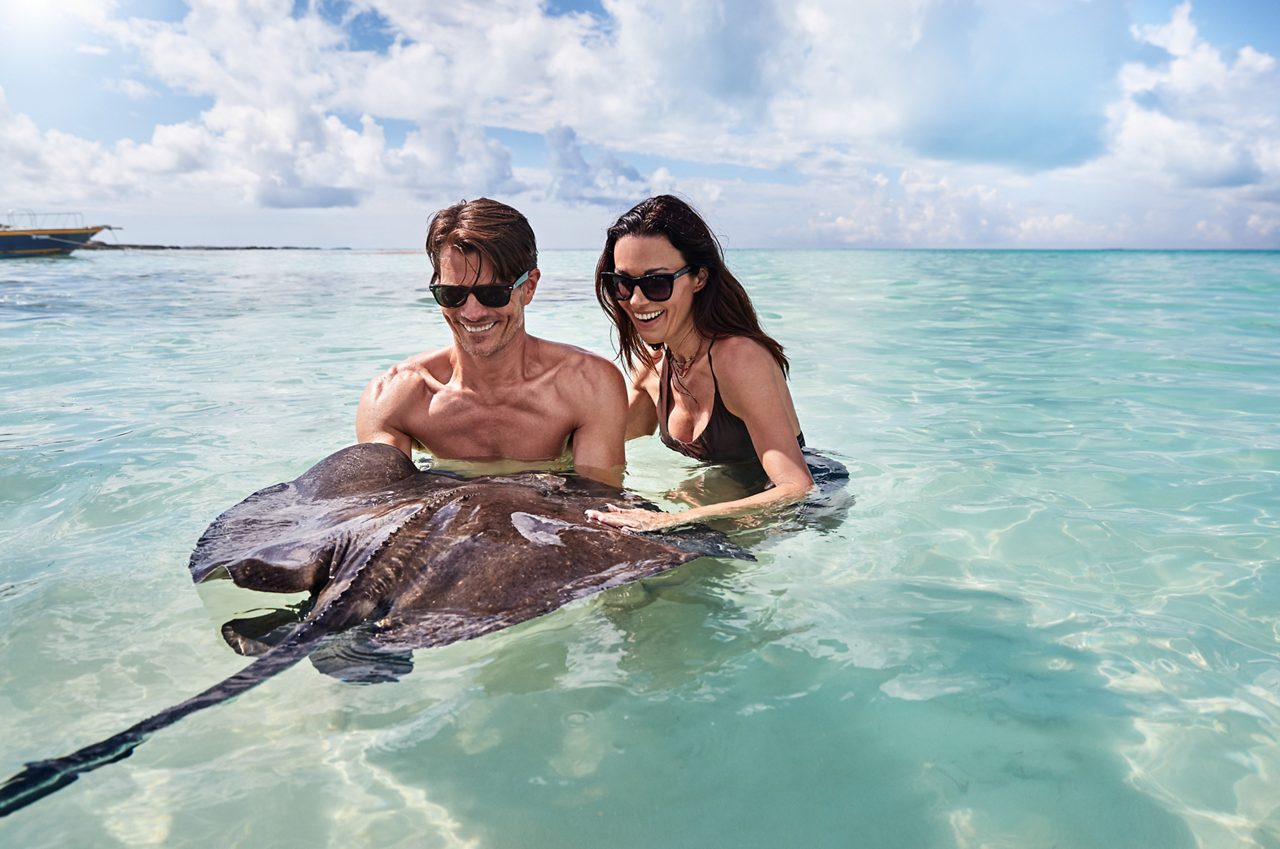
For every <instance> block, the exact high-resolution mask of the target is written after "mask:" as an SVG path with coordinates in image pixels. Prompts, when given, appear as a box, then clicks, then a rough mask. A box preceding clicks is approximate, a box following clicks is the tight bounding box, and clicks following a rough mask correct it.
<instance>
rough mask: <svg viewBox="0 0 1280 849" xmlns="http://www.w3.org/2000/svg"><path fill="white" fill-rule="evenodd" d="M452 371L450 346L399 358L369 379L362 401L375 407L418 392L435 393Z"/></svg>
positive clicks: (394, 402) (418, 394)
mask: <svg viewBox="0 0 1280 849" xmlns="http://www.w3.org/2000/svg"><path fill="white" fill-rule="evenodd" d="M452 371H453V364H452V359H451V357H450V349H449V348H442V349H440V350H438V351H427V352H424V353H421V354H415V355H414V356H412V357H409V358H408V359H404V360H401V361H400V362H398V363H396V364H395V365H393V366H391V367H390V368H389V369H387V370H386V371H384V372H383V373H382V374H380V375H378V376H377V377H375V378H374V379H373V380H371V381H369V385H368V387H366V388H365V400H366V401H368V402H369V403H372V404H374V405H377V406H383V405H386V404H390V405H391V406H396V405H397V401H399V400H401V399H405V398H409V397H416V396H420V395H423V394H425V395H434V394H435V393H436V392H438V391H439V390H440V388H441V387H443V386H444V384H445V383H448V381H449V376H450V374H451V373H452Z"/></svg>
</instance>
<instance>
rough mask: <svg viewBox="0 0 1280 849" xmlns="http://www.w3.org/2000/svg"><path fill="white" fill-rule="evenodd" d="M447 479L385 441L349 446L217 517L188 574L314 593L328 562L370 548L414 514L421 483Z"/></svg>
mask: <svg viewBox="0 0 1280 849" xmlns="http://www.w3.org/2000/svg"><path fill="white" fill-rule="evenodd" d="M420 477H425V478H427V479H426V480H421V479H420ZM453 485H456V481H453V480H451V479H449V478H443V477H439V476H435V475H426V476H423V473H421V472H419V471H418V469H417V467H415V466H414V465H413V463H412V462H410V461H409V459H408V458H407V457H405V456H404V455H403V454H401V453H400V451H399V450H397V449H396V448H394V447H392V446H390V445H380V444H361V445H353V446H351V447H349V448H345V449H343V450H341V451H338V452H337V453H335V454H331V455H330V456H328V457H326V458H325V459H324V460H321V461H320V462H319V463H317V464H316V465H315V466H313V467H312V468H311V469H309V470H308V471H307V472H306V473H305V474H303V475H302V476H300V477H299V478H297V479H296V480H293V481H290V482H288V483H280V484H276V485H274V486H269V487H267V488H266V489H262V490H259V491H258V492H255V493H254V494H253V495H250V496H249V497H248V498H246V499H245V500H244V501H241V502H240V503H239V504H237V505H236V506H234V507H232V508H231V509H229V510H227V511H226V512H225V513H223V514H222V515H220V516H218V518H216V519H215V520H214V521H213V523H212V524H210V525H209V527H208V529H207V530H205V532H204V534H203V535H202V536H201V537H200V540H199V541H198V542H197V543H196V547H195V551H193V552H192V554H191V561H190V563H189V568H190V570H191V577H192V578H193V579H194V580H195V581H197V582H199V581H204V580H206V579H208V578H211V577H219V576H222V575H229V576H230V577H231V578H232V579H233V580H234V581H235V582H236V584H237V585H239V586H243V587H247V588H249V589H255V590H262V591H265V592H306V591H310V592H315V591H317V590H318V589H319V588H320V587H321V586H322V585H323V584H324V583H325V581H326V580H327V579H328V577H329V572H330V566H331V564H332V563H334V562H335V561H339V560H342V559H343V558H344V557H347V556H348V555H349V553H350V550H351V549H353V548H354V549H357V550H358V549H368V548H371V547H376V546H377V545H379V544H380V543H381V541H382V540H383V539H384V538H385V537H386V536H387V535H389V534H390V533H391V532H392V531H393V530H394V529H395V528H397V527H399V525H400V524H402V523H403V522H404V521H405V520H406V517H407V516H409V515H412V513H413V512H414V511H415V510H416V509H417V508H416V501H417V500H418V499H419V498H420V497H421V493H422V491H423V490H424V489H425V488H429V487H433V486H453Z"/></svg>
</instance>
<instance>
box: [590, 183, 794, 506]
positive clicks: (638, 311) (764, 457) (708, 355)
mask: <svg viewBox="0 0 1280 849" xmlns="http://www.w3.org/2000/svg"><path fill="white" fill-rule="evenodd" d="M596 298H597V299H598V300H599V301H600V305H601V306H602V307H603V308H604V311H605V312H606V313H608V314H609V317H610V318H611V319H613V323H614V325H615V326H616V327H617V330H618V337H619V341H620V347H621V351H622V360H623V363H624V365H625V367H626V369H627V371H629V372H630V374H631V387H630V398H629V406H628V412H627V439H632V438H634V437H637V436H645V435H647V434H651V433H653V431H654V428H657V430H658V433H659V435H660V436H661V438H662V441H663V443H664V444H665V445H667V447H669V448H671V449H673V450H675V451H678V452H680V453H681V454H685V455H687V456H689V457H693V458H695V459H697V460H701V461H703V462H706V463H742V462H756V463H758V464H759V465H760V467H762V468H763V469H764V472H765V474H767V475H768V477H769V481H770V483H771V486H770V487H769V488H767V489H765V490H764V491H763V492H759V493H756V494H755V495H751V496H748V497H746V498H740V499H737V500H735V501H729V502H724V503H720V504H710V505H706V506H702V507H695V508H693V509H689V510H683V511H681V512H678V513H655V512H653V511H651V510H625V509H620V508H615V507H610V509H609V510H608V511H590V512H589V513H588V515H589V516H590V517H591V518H593V519H597V520H599V521H601V522H605V523H608V524H610V525H616V526H619V527H628V528H635V529H637V530H646V531H651V530H659V529H662V528H669V527H674V526H676V525H683V524H686V523H688V522H696V521H701V520H703V519H710V518H714V517H722V516H739V515H743V514H747V513H755V512H759V511H761V510H765V509H768V508H776V507H780V506H783V505H786V504H791V503H793V502H796V501H800V500H802V499H803V498H804V497H805V495H806V493H808V492H809V490H810V489H811V488H812V486H813V478H812V477H811V475H810V473H809V469H808V467H807V466H806V464H805V458H804V455H803V454H802V452H801V449H802V448H803V447H804V436H803V434H801V432H800V422H799V419H798V418H797V417H796V410H795V405H794V404H792V402H791V393H790V392H789V391H788V390H787V384H786V374H787V370H788V363H787V358H786V356H785V355H784V354H783V353H782V346H781V345H779V344H778V343H777V342H776V341H775V340H774V339H773V338H771V337H770V336H769V335H768V334H766V333H765V332H764V331H763V330H762V329H761V328H760V321H759V319H757V318H756V312H755V308H754V307H752V306H751V299H750V298H748V297H747V293H746V291H745V290H744V289H743V288H742V284H741V283H739V282H738V280H737V279H736V278H735V277H734V276H733V275H732V274H731V273H730V272H729V269H728V268H726V267H725V264H724V256H723V253H722V251H721V250H720V244H719V242H717V241H716V238H715V236H714V235H712V233H711V230H710V229H709V228H708V227H707V225H706V222H704V221H703V220H702V218H701V217H700V216H699V215H698V213H697V212H695V211H694V210H693V208H692V207H690V206H689V205H688V204H687V203H685V202H684V201H682V200H680V199H679V198H675V197H672V196H671V195H658V196H657V197H652V198H649V199H648V200H646V201H643V202H641V203H640V204H639V205H637V206H636V207H635V208H634V209H632V210H631V211H630V212H628V213H627V214H625V215H623V216H622V217H621V218H619V219H618V220H617V221H616V222H615V223H614V225H613V226H612V227H610V228H609V230H608V235H607V238H606V240H605V245H604V252H603V253H601V255H600V261H599V262H598V263H597V264H596Z"/></svg>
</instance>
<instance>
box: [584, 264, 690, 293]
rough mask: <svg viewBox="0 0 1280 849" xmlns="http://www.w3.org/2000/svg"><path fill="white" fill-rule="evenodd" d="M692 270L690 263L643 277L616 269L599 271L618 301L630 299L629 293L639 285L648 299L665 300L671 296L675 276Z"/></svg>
mask: <svg viewBox="0 0 1280 849" xmlns="http://www.w3.org/2000/svg"><path fill="white" fill-rule="evenodd" d="M690 271H693V266H692V265H686V266H685V267H684V268H682V269H680V270H679V271H672V272H664V273H662V274H646V275H645V276H644V277H627V276H626V275H625V274H619V273H618V272H616V271H602V272H600V279H601V280H603V281H604V285H606V286H608V287H609V291H610V292H612V293H613V296H614V297H615V298H617V299H618V300H619V301H629V300H631V293H632V292H634V291H635V290H636V287H637V286H639V287H640V291H641V292H643V293H644V296H645V297H646V298H648V299H649V300H650V301H665V300H667V299H668V298H670V297H671V293H672V291H674V289H675V285H676V278H677V277H680V276H682V275H684V274H688V273H689V272H690Z"/></svg>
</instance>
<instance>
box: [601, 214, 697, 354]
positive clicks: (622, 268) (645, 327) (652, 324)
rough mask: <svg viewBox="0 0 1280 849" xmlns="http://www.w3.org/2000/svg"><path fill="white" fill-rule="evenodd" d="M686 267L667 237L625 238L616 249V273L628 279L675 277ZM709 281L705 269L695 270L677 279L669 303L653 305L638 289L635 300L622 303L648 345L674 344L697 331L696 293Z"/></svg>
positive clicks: (658, 302) (654, 303)
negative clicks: (654, 276) (694, 304)
mask: <svg viewBox="0 0 1280 849" xmlns="http://www.w3.org/2000/svg"><path fill="white" fill-rule="evenodd" d="M685 265H686V263H685V261H684V257H683V256H681V255H680V251H678V250H676V249H675V246H674V245H672V244H671V242H670V241H668V240H667V237H666V236H623V237H622V238H621V239H619V240H618V241H617V243H615V244H614V246H613V270H614V271H615V272H617V273H618V274H621V275H624V276H626V277H632V278H635V277H644V276H645V275H646V274H674V273H675V272H677V271H680V270H681V269H682V268H684V267H685ZM706 279H707V270H706V269H705V268H699V269H695V270H694V271H692V272H688V273H685V274H682V275H680V276H679V277H677V278H676V279H675V284H674V286H673V287H672V291H671V297H670V298H668V299H667V300H665V301H651V300H649V299H648V298H647V297H645V294H644V292H643V291H642V290H641V289H640V287H639V286H635V287H634V288H633V290H632V292H631V298H630V299H629V300H626V301H619V302H618V303H619V304H621V305H622V309H623V310H624V311H625V312H626V313H627V315H628V316H629V317H630V319H631V323H632V324H634V325H635V327H636V331H637V332H638V333H639V334H640V338H641V339H643V340H644V341H645V342H646V343H647V344H649V345H660V344H663V343H672V344H674V343H676V342H678V341H680V340H681V339H682V338H684V337H685V335H687V334H688V332H689V331H690V330H691V329H692V328H693V293H694V292H696V291H698V290H699V289H701V288H702V287H703V285H704V284H705V283H706Z"/></svg>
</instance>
